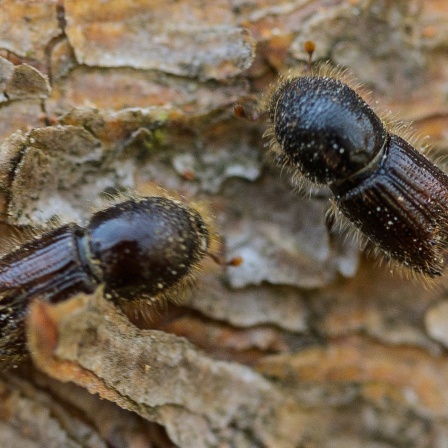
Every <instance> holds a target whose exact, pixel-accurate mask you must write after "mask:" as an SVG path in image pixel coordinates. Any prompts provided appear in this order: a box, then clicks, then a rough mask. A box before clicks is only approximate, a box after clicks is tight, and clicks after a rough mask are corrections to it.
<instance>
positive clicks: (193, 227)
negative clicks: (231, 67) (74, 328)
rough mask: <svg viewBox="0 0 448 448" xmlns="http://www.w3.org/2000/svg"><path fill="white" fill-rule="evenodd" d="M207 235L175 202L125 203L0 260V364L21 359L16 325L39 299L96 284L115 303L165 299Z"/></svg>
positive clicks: (197, 218) (191, 212) (193, 214)
mask: <svg viewBox="0 0 448 448" xmlns="http://www.w3.org/2000/svg"><path fill="white" fill-rule="evenodd" d="M209 244H210V231H209V227H208V225H207V224H206V222H205V221H204V220H203V218H202V217H201V215H200V214H199V213H198V212H197V211H196V210H195V209H193V208H190V207H187V206H185V205H183V204H181V203H180V202H178V201H175V200H172V199H168V198H162V197H149V198H141V199H129V200H127V201H124V202H121V203H118V204H115V205H113V206H111V207H109V208H106V209H104V210H101V211H99V212H97V213H95V214H94V215H93V216H92V217H91V219H90V220H89V222H88V223H87V225H86V226H85V227H81V226H79V225H76V224H68V225H65V226H62V227H59V228H56V229H53V230H51V231H49V232H47V233H44V234H43V235H42V236H40V237H39V238H37V239H34V240H32V241H29V242H27V243H25V244H24V245H22V246H20V247H19V248H18V249H16V250H15V251H13V252H11V253H9V254H7V255H6V256H4V257H3V258H2V259H1V260H0V265H1V266H0V360H3V361H11V360H15V359H17V358H20V357H22V356H23V355H25V354H26V344H25V333H24V319H25V318H26V315H27V311H28V305H29V303H30V301H32V300H33V299H36V298H39V299H42V300H47V301H49V302H52V303H56V302H60V301H62V300H66V299H67V298H69V297H71V296H73V295H74V294H76V293H82V292H83V293H92V292H94V291H95V289H96V288H98V287H99V286H100V285H103V286H104V291H105V297H107V298H109V299H111V300H114V301H116V302H118V301H119V300H125V301H132V300H135V299H139V298H141V297H142V296H143V297H147V298H157V297H159V296H161V295H162V296H163V295H167V294H169V291H170V290H171V289H173V288H174V287H177V286H178V285H179V283H180V282H182V281H183V280H185V279H186V278H188V276H189V275H190V274H191V273H192V272H193V271H194V269H195V268H196V266H197V263H198V262H199V261H200V260H201V259H202V258H203V257H204V255H205V254H206V253H207V251H208V248H209Z"/></svg>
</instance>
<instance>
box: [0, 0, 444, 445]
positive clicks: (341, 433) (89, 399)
mask: <svg viewBox="0 0 448 448" xmlns="http://www.w3.org/2000/svg"><path fill="white" fill-rule="evenodd" d="M0 11H1V14H0V56H1V57H0V209H1V212H2V214H1V219H2V229H3V233H4V236H5V241H8V239H9V238H10V236H9V234H10V231H11V229H16V230H17V231H22V230H23V229H24V228H26V227H28V226H31V227H32V228H33V229H35V230H33V232H42V231H45V229H46V228H48V227H49V226H54V225H55V223H54V221H55V217H57V219H58V222H59V223H61V222H62V223H63V222H71V221H76V222H82V221H83V220H85V219H86V218H87V217H88V216H89V215H90V214H91V213H92V210H93V209H97V208H98V207H102V206H104V205H105V204H106V203H107V201H106V200H105V199H104V198H105V196H106V195H107V194H117V193H120V192H123V191H133V192H136V193H135V194H142V195H145V194H154V192H155V191H156V192H157V191H158V190H157V188H158V187H161V188H163V189H165V190H166V191H167V192H168V194H170V195H174V196H175V197H178V198H181V200H183V201H185V202H187V203H190V202H194V203H197V202H199V203H201V204H202V205H201V210H206V211H204V213H206V214H207V215H210V219H211V220H212V221H213V222H214V226H215V227H216V231H217V233H219V234H220V235H221V236H222V240H223V243H224V244H223V245H224V248H225V255H224V256H225V258H226V259H231V258H232V257H235V256H241V257H242V258H243V263H242V264H241V265H240V266H238V267H226V268H224V267H221V266H216V265H215V264H214V263H212V262H211V261H206V262H204V263H203V265H202V267H201V271H200V272H199V273H198V274H197V275H196V277H197V278H196V280H197V281H196V284H195V285H194V287H192V289H191V290H190V291H188V292H187V293H186V294H182V297H177V296H176V297H170V300H169V301H168V303H164V304H162V306H159V307H156V308H157V309H155V310H154V309H150V310H149V311H148V310H147V308H148V307H149V305H148V304H146V305H145V304H139V306H140V311H141V312H137V313H136V314H134V313H133V312H132V311H130V310H125V311H126V313H124V312H123V311H122V310H121V309H119V308H118V307H116V306H114V305H113V304H112V303H110V302H108V301H107V300H105V299H104V298H103V296H102V291H101V290H99V291H98V292H97V293H96V294H94V295H92V296H85V295H78V296H76V297H74V298H72V299H70V300H68V301H66V302H64V303H61V304H59V305H57V306H50V305H48V304H46V303H44V302H40V301H36V302H35V303H33V304H32V306H31V307H30V310H29V316H28V319H27V335H28V347H29V350H30V353H31V357H30V359H29V361H28V362H25V363H23V364H21V365H20V366H18V367H17V368H15V369H9V370H7V371H5V372H3V374H2V376H1V377H0V390H1V391H2V395H3V400H2V403H1V404H0V410H1V412H0V425H1V430H0V446H5V447H6V446H15V447H40V446H47V447H48V446H54V447H72V446H73V447H81V446H82V447H106V446H112V447H135V448H137V447H166V446H173V445H174V446H181V447H198V448H199V447H218V446H219V447H231V446H237V447H258V446H260V447H280V448H282V447H285V448H287V447H304V448H305V447H306V448H310V447H315V446H316V447H317V446H319V447H328V448H336V447H341V448H342V447H347V446H350V447H358V446H359V447H367V446H369V447H382V448H383V447H384V448H386V447H419V448H420V447H443V446H446V445H447V444H448V441H447V440H448V394H447V390H448V379H447V378H448V355H447V347H448V333H447V330H446V324H445V320H446V319H445V316H446V315H447V314H448V309H447V305H446V304H445V300H446V292H445V291H446V286H448V282H447V280H446V278H447V276H446V274H445V275H444V276H442V277H441V279H440V280H437V282H436V283H435V284H434V285H431V286H430V287H427V285H426V284H425V282H422V281H418V280H410V279H408V278H407V276H406V275H402V273H400V272H397V270H393V272H391V268H390V266H389V265H387V264H383V265H380V264H379V263H378V261H377V260H376V259H375V258H374V257H372V256H370V255H369V254H368V253H365V252H362V251H361V250H360V248H359V247H358V245H357V244H355V243H352V242H351V241H350V240H345V239H344V235H342V234H341V233H339V232H338V231H337V230H335V229H334V228H333V227H332V226H331V225H330V224H331V223H329V221H328V219H326V213H327V210H328V208H329V206H330V203H329V198H330V195H329V192H328V191H327V190H325V189H322V190H315V191H313V192H312V193H311V195H308V196H306V197H303V196H301V195H300V194H297V192H294V188H295V187H294V185H295V184H294V180H293V179H291V176H290V174H289V173H286V172H281V169H280V168H279V167H277V166H276V164H275V162H274V161H273V160H272V158H271V157H269V156H268V155H267V152H268V151H267V143H268V140H267V139H266V138H263V133H264V132H265V130H266V127H267V123H266V121H267V120H266V118H265V117H264V116H261V117H260V118H259V119H258V120H256V121H248V120H244V119H241V118H237V117H235V116H234V114H233V107H234V105H235V104H236V103H238V102H241V103H242V104H243V105H244V108H245V110H246V111H247V112H248V113H252V112H253V114H258V115H263V114H262V113H260V110H259V108H260V104H262V103H263V101H262V99H261V98H262V97H263V93H264V92H266V91H267V90H268V89H269V86H270V85H272V83H275V82H276V80H277V78H278V75H279V74H280V73H285V72H287V71H288V70H289V69H301V68H302V67H303V66H304V64H305V63H306V60H307V55H306V53H305V52H304V50H303V44H304V42H305V41H308V40H312V41H314V42H315V43H316V52H315V54H314V59H315V61H316V62H318V61H327V60H328V61H329V63H330V64H331V65H334V66H341V67H343V68H347V69H348V70H349V72H350V73H351V74H352V75H353V76H354V78H355V79H357V80H358V81H360V82H361V83H362V84H363V90H370V91H371V92H372V93H371V94H370V95H369V96H368V98H367V100H368V102H369V103H370V104H372V105H373V106H374V107H375V110H376V111H378V113H379V114H382V116H383V117H384V119H385V120H386V122H390V118H388V116H387V113H386V114H384V113H383V112H382V111H386V112H388V111H389V110H390V111H392V112H393V114H395V115H396V116H397V117H398V118H399V119H400V120H404V121H405V122H409V121H412V122H413V123H414V127H415V129H416V130H417V132H418V133H420V134H422V135H424V136H425V135H427V134H428V135H430V136H431V144H432V147H433V148H434V151H435V153H437V154H443V153H444V151H446V150H447V148H448V137H447V136H448V133H447V132H446V128H447V126H446V123H447V116H448V106H447V98H448V82H447V79H448V72H447V70H446V67H447V66H448V61H447V59H448V53H447V47H448V41H447V38H446V36H447V33H446V31H447V29H448V9H447V6H446V5H445V3H444V2H440V1H437V0H429V1H425V2H423V1H417V0H415V1H414V0H412V1H405V0H393V1H381V0H349V1H342V0H308V1H307V0H299V1H292V0H285V1H276V2H268V1H262V0H256V1H255V0H254V1H251V2H225V1H217V2H205V3H200V4H199V2H193V1H191V0H180V1H165V2H156V1H154V0H136V1H133V2H125V1H121V0H111V1H109V2H96V3H92V2H87V1H75V0H66V1H64V2H62V1H58V2H56V3H55V2H53V1H44V0H42V1H38V2H36V1H32V0H23V1H11V0H3V1H0ZM261 112H262V111H261ZM164 194H165V193H164ZM23 238H24V239H26V236H25V237H23ZM6 247H7V246H6V245H5V251H7V249H6ZM9 247H11V244H9ZM153 308H154V306H153ZM145 314H150V318H149V319H148V318H145Z"/></svg>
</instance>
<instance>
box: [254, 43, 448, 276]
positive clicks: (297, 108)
mask: <svg viewBox="0 0 448 448" xmlns="http://www.w3.org/2000/svg"><path fill="white" fill-rule="evenodd" d="M313 49H314V48H313ZM313 49H312V50H311V53H312V51H313ZM307 51H308V50H307ZM309 53H310V51H309ZM364 96H365V95H364V94H363V93H362V92H361V89H360V86H359V84H356V83H354V82H353V80H352V79H351V78H350V77H349V76H348V75H347V74H346V72H344V71H343V70H341V69H338V68H331V66H330V65H329V64H328V63H326V64H315V65H312V64H311V63H310V62H309V63H308V67H307V69H305V70H302V71H295V72H291V73H289V74H288V75H286V76H281V77H280V79H279V80H278V82H277V83H275V84H274V85H273V86H272V87H271V89H270V91H269V92H268V93H267V94H266V96H265V98H264V100H263V107H264V108H265V110H266V112H267V114H268V117H269V121H270V125H269V129H268V131H267V132H266V135H267V136H268V137H270V148H271V152H272V153H273V154H274V157H275V158H276V160H277V162H278V163H279V164H280V165H282V166H285V167H287V168H289V169H291V170H292V171H293V172H294V176H297V178H298V179H299V183H302V185H305V186H307V185H321V186H327V187H328V188H329V189H330V191H331V192H332V194H333V197H332V199H331V201H332V207H331V210H332V211H333V212H334V214H335V217H336V218H337V221H339V223H340V225H341V227H343V226H344V221H345V222H347V221H349V222H350V223H351V226H350V227H352V228H353V227H354V228H355V229H357V231H358V232H356V233H358V234H359V235H361V239H364V240H367V241H368V242H370V243H372V245H373V247H374V248H375V250H376V251H377V252H380V253H382V255H383V256H384V257H385V259H386V260H388V261H391V262H392V266H394V265H398V266H403V267H406V268H409V269H408V270H407V271H409V272H411V273H417V274H422V275H423V277H426V278H433V277H436V276H439V275H441V274H442V272H443V271H444V269H445V265H446V263H447V258H448V176H447V175H446V174H445V173H444V172H442V170H441V169H440V168H438V167H437V166H436V165H435V164H434V163H433V162H431V161H430V160H429V159H428V158H427V157H426V156H425V155H423V153H422V152H421V150H419V149H416V148H418V147H419V146H422V145H421V143H420V142H419V141H418V139H417V138H415V137H414V135H413V134H412V132H411V131H410V130H409V128H408V127H407V126H405V125H402V124H400V123H397V122H394V120H391V119H390V118H387V117H386V118H384V117H383V118H380V117H379V116H378V114H377V113H376V112H375V111H374V109H373V108H372V107H371V106H370V105H369V104H368V103H367V101H366V100H365V99H364V98H363V97H364ZM340 217H342V219H340Z"/></svg>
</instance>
